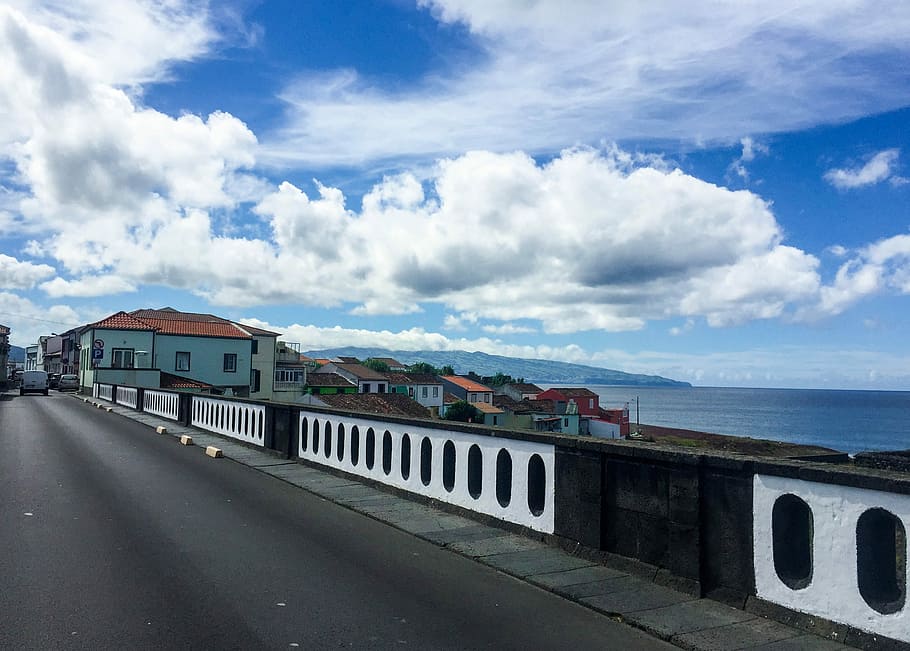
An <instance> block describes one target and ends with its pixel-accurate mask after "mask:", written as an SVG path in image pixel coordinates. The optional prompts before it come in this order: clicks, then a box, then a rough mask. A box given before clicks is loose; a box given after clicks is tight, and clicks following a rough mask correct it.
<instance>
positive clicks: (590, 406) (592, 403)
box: [588, 398, 594, 409]
mask: <svg viewBox="0 0 910 651" xmlns="http://www.w3.org/2000/svg"><path fill="white" fill-rule="evenodd" d="M588 409H594V398H588Z"/></svg>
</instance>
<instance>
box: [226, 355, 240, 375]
mask: <svg viewBox="0 0 910 651" xmlns="http://www.w3.org/2000/svg"><path fill="white" fill-rule="evenodd" d="M224 372H225V373H236V372H237V353H225V354H224Z"/></svg>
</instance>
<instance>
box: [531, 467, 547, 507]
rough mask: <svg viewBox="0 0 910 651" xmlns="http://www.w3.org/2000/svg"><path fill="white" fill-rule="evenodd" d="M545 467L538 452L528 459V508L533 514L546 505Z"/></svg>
mask: <svg viewBox="0 0 910 651" xmlns="http://www.w3.org/2000/svg"><path fill="white" fill-rule="evenodd" d="M546 486H547V468H546V466H545V465H544V463H543V459H541V458H540V455H539V454H532V455H531V458H530V459H529V460H528V508H529V509H531V513H533V514H534V515H535V516H539V515H541V514H542V513H543V510H544V508H545V507H546V492H547V491H546Z"/></svg>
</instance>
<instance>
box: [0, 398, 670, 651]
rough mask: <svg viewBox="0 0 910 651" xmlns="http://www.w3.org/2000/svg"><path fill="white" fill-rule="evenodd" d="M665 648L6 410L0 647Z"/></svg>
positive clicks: (324, 506)
mask: <svg viewBox="0 0 910 651" xmlns="http://www.w3.org/2000/svg"><path fill="white" fill-rule="evenodd" d="M295 647H300V648H309V649H316V648H319V649H323V648H338V647H353V648H370V649H373V648H398V649H400V648H403V647H411V648H419V649H443V648H451V649H456V648H457V649H465V648H471V649H480V648H494V649H547V648H550V649H596V648H599V649H613V648H616V649H636V648H642V649H652V648H671V647H669V646H668V645H666V644H664V643H662V642H660V641H658V640H656V639H654V638H651V637H649V636H647V635H645V634H643V633H641V632H639V631H636V630H634V629H631V628H628V627H626V626H624V625H621V624H618V623H616V622H614V621H612V620H610V619H609V618H607V617H603V616H601V615H598V614H596V613H594V612H592V611H589V610H587V609H586V608H584V607H582V606H579V605H577V604H574V603H571V602H569V601H566V600H563V599H561V598H559V597H556V596H554V595H552V594H550V593H548V592H546V591H543V590H540V589H538V588H535V587H533V586H530V585H527V584H524V583H522V582H520V581H517V580H515V579H513V578H512V577H509V576H506V575H504V574H501V573H499V572H496V571H495V570H492V569H491V568H488V567H485V566H482V565H480V564H477V563H474V562H472V561H470V560H468V559H465V558H462V557H460V556H458V555H456V554H454V553H452V552H449V551H446V550H444V549H441V548H438V547H436V546H434V545H432V544H430V543H427V542H425V541H422V540H419V539H417V538H415V537H413V536H410V535H407V534H405V533H402V532H400V531H398V530H396V529H394V528H392V527H389V526H387V525H385V524H382V523H380V522H377V521H375V520H372V519H370V518H367V517H364V516H362V515H359V514H356V513H353V512H351V511H349V510H347V509H345V508H342V507H340V506H337V505H335V504H332V503H330V502H327V501H325V500H323V499H321V498H318V497H315V496H313V495H311V494H309V493H307V492H305V491H302V490H301V489H299V488H297V487H294V486H291V485H289V484H286V483H284V482H282V481H280V480H278V479H275V478H273V477H270V476H267V475H265V474H263V473H260V472H258V471H256V470H253V469H251V468H248V467H246V466H243V465H241V464H238V463H235V462H233V461H230V460H227V459H217V460H215V459H211V458H209V457H206V456H205V455H204V454H203V453H202V451H201V450H200V449H199V448H187V447H183V446H180V445H178V444H176V443H175V440H174V439H173V438H172V437H162V436H157V435H156V434H154V433H153V431H152V430H151V429H150V428H148V427H146V426H143V425H141V424H139V423H136V422H134V421H131V420H128V419H124V418H121V417H119V416H116V415H113V414H107V413H104V412H101V411H100V410H97V409H93V408H91V407H90V406H88V405H85V404H83V403H82V402H79V401H77V400H74V399H73V398H71V397H69V396H65V395H62V394H59V393H56V392H53V391H52V392H51V395H50V396H47V397H45V396H41V395H34V396H32V395H29V396H24V397H19V396H18V395H14V394H12V393H7V394H5V395H3V394H0V648H2V649H14V648H15V649H20V648H21V649H58V648H82V649H111V648H117V649H127V648H128V649H144V648H148V649H151V648H155V649H178V648H198V649H231V648H237V649H258V648H270V649H287V648H295Z"/></svg>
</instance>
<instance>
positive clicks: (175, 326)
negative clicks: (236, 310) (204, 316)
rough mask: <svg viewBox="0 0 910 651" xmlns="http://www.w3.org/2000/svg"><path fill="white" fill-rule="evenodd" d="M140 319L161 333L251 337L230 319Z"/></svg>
mask: <svg viewBox="0 0 910 651" xmlns="http://www.w3.org/2000/svg"><path fill="white" fill-rule="evenodd" d="M142 320H143V321H146V322H148V323H149V324H151V325H152V326H154V328H155V330H157V331H158V334H162V335H189V336H197V337H200V336H201V337H225V338H228V339H252V337H251V336H250V335H249V334H247V333H246V332H244V331H243V330H241V329H240V328H238V327H237V326H235V325H234V324H233V323H231V322H230V321H195V320H194V321H181V320H175V319H152V318H149V317H145V318H144V319H142Z"/></svg>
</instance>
